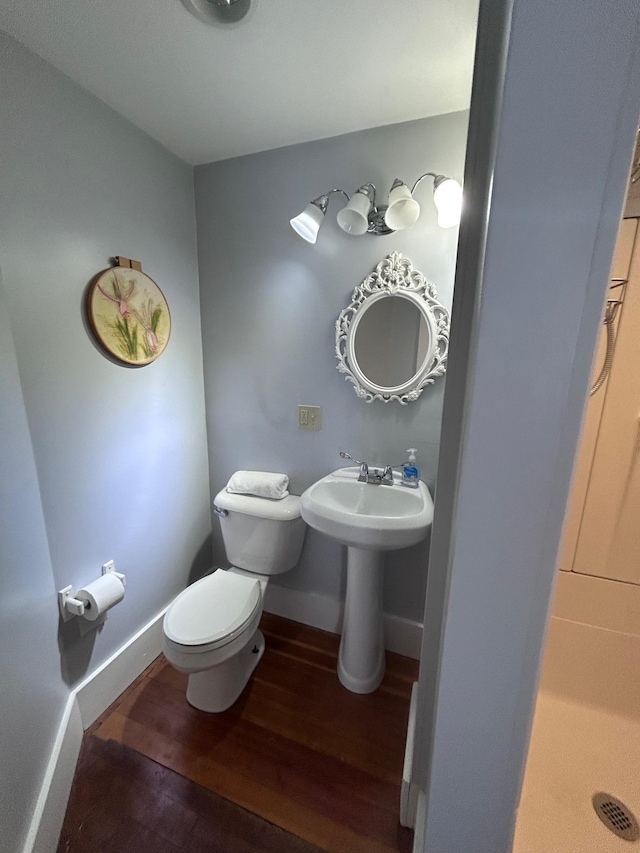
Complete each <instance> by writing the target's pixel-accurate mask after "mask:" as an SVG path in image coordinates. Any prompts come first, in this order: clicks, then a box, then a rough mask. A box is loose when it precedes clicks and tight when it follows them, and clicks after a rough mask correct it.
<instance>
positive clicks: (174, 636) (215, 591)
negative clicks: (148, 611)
mask: <svg viewBox="0 0 640 853" xmlns="http://www.w3.org/2000/svg"><path fill="white" fill-rule="evenodd" d="M260 602H261V594H260V581H259V580H257V579H255V578H251V577H247V576H246V575H239V574H235V573H232V572H227V571H225V570H224V569H217V570H216V571H215V572H213V574H211V575H207V576H206V577H204V578H202V579H201V580H199V581H196V583H194V584H192V585H191V586H189V587H187V588H186V589H185V590H184V591H183V592H181V593H180V595H179V596H178V597H177V598H176V599H175V601H174V602H173V604H172V605H171V607H170V608H169V610H167V613H166V615H165V617H164V626H163V627H164V635H165V638H166V640H168V641H169V642H171V643H172V644H173V645H175V646H177V647H178V648H179V651H181V652H183V653H186V654H201V653H203V652H208V651H212V650H213V649H217V648H219V647H220V646H224V645H226V644H227V643H230V642H231V641H232V640H234V639H235V638H236V637H237V636H239V635H240V634H241V633H242V632H243V630H244V629H245V628H246V627H247V625H248V624H249V623H250V622H251V621H252V619H253V618H254V616H255V614H256V611H257V610H258V609H259V608H260Z"/></svg>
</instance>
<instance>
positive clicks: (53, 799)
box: [22, 608, 166, 853]
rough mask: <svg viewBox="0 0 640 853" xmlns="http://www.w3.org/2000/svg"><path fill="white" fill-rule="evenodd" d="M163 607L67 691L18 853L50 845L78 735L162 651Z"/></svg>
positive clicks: (49, 851) (44, 851) (47, 851)
mask: <svg viewBox="0 0 640 853" xmlns="http://www.w3.org/2000/svg"><path fill="white" fill-rule="evenodd" d="M165 611H166V608H165V609H164V610H163V611H162V612H161V613H159V614H158V615H157V616H154V617H153V619H151V621H150V622H148V623H147V624H146V625H145V626H144V627H143V628H141V629H140V630H139V631H138V633H137V634H135V635H134V636H133V637H131V639H130V640H128V641H127V642H126V643H125V644H124V645H123V646H122V647H121V648H120V649H118V651H117V652H115V653H114V654H112V655H111V657H110V658H109V659H108V660H106V661H105V662H104V663H103V664H102V666H100V667H98V669H97V670H96V671H95V672H93V673H91V675H90V676H88V677H87V678H85V680H84V681H83V682H81V683H80V684H79V685H78V686H77V687H76V688H75V689H74V690H72V691H71V693H70V694H69V699H68V700H67V704H66V706H65V709H64V712H63V714H62V719H61V721H60V725H59V727H58V733H57V735H56V739H55V742H54V745H53V749H52V750H51V755H50V756H49V762H48V764H47V769H46V771H45V775H44V779H43V781H42V786H41V788H40V793H39V795H38V800H37V802H36V806H35V809H34V812H33V817H32V819H31V825H30V827H29V831H28V833H27V838H26V841H25V844H24V847H23V849H22V853H54V851H55V850H56V848H57V845H58V839H59V837H60V830H61V829H62V822H63V820H64V813H65V811H66V808H67V802H68V800H69V792H70V791H71V783H72V782H73V775H74V773H75V769H76V764H77V761H78V755H79V754H80V747H81V746H82V736H83V734H84V732H85V730H86V729H88V728H89V726H90V725H91V723H93V722H94V721H95V720H97V719H98V717H99V716H100V714H102V713H103V712H104V711H106V710H107V708H108V707H109V705H111V703H112V702H113V701H114V700H115V699H117V698H118V696H119V695H120V694H121V693H122V692H123V691H124V690H126V688H127V687H128V686H129V685H130V684H131V682H132V681H134V680H135V679H136V678H137V677H138V676H139V675H140V673H141V672H143V671H144V670H145V669H146V668H147V667H148V666H149V664H150V663H151V662H152V661H153V660H154V659H155V658H157V657H158V655H159V654H160V652H161V651H162V620H163V618H164V614H165Z"/></svg>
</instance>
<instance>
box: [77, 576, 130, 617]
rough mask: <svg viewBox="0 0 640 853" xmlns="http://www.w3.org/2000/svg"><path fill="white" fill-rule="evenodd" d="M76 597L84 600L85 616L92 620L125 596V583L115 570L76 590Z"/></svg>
mask: <svg viewBox="0 0 640 853" xmlns="http://www.w3.org/2000/svg"><path fill="white" fill-rule="evenodd" d="M76 598H79V599H80V601H83V602H84V618H85V619H88V620H89V621H90V622H93V621H95V620H96V619H97V618H98V616H102V614H103V613H106V612H107V610H110V609H111V608H112V607H113V606H114V605H115V604H117V603H118V602H119V601H122V599H123V598H124V584H123V583H122V581H121V580H120V578H119V577H118V576H117V575H115V574H114V573H113V572H107V574H106V575H102V577H100V578H98V580H95V581H93V582H92V583H89V584H87V585H86V586H85V587H83V588H82V589H79V590H78V591H77V592H76Z"/></svg>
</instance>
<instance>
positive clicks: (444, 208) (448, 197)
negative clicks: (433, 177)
mask: <svg viewBox="0 0 640 853" xmlns="http://www.w3.org/2000/svg"><path fill="white" fill-rule="evenodd" d="M433 200H434V202H435V205H436V208H437V210H438V225H439V226H440V227H441V228H453V227H454V225H459V224H460V214H461V212H462V187H461V186H460V184H459V183H458V182H457V181H455V180H454V179H453V178H444V180H439V181H437V182H436V185H435V187H434V189H433Z"/></svg>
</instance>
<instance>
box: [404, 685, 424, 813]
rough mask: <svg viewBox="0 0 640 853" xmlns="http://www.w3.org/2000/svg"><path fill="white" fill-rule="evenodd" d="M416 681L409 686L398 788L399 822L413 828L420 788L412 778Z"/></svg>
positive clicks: (416, 700)
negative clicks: (407, 720)
mask: <svg viewBox="0 0 640 853" xmlns="http://www.w3.org/2000/svg"><path fill="white" fill-rule="evenodd" d="M417 688H418V682H417V681H415V682H414V683H413V686H412V687H411V704H410V705H409V722H408V724H407V740H406V743H405V745H404V766H403V768H402V784H401V788H400V823H401V824H402V826H408V827H409V829H414V827H415V825H416V815H417V811H418V795H419V792H420V789H419V788H418V786H417V785H416V784H415V783H414V782H413V781H412V780H413V756H414V751H415V750H414V746H415V735H416V713H417V708H418V689H417Z"/></svg>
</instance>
